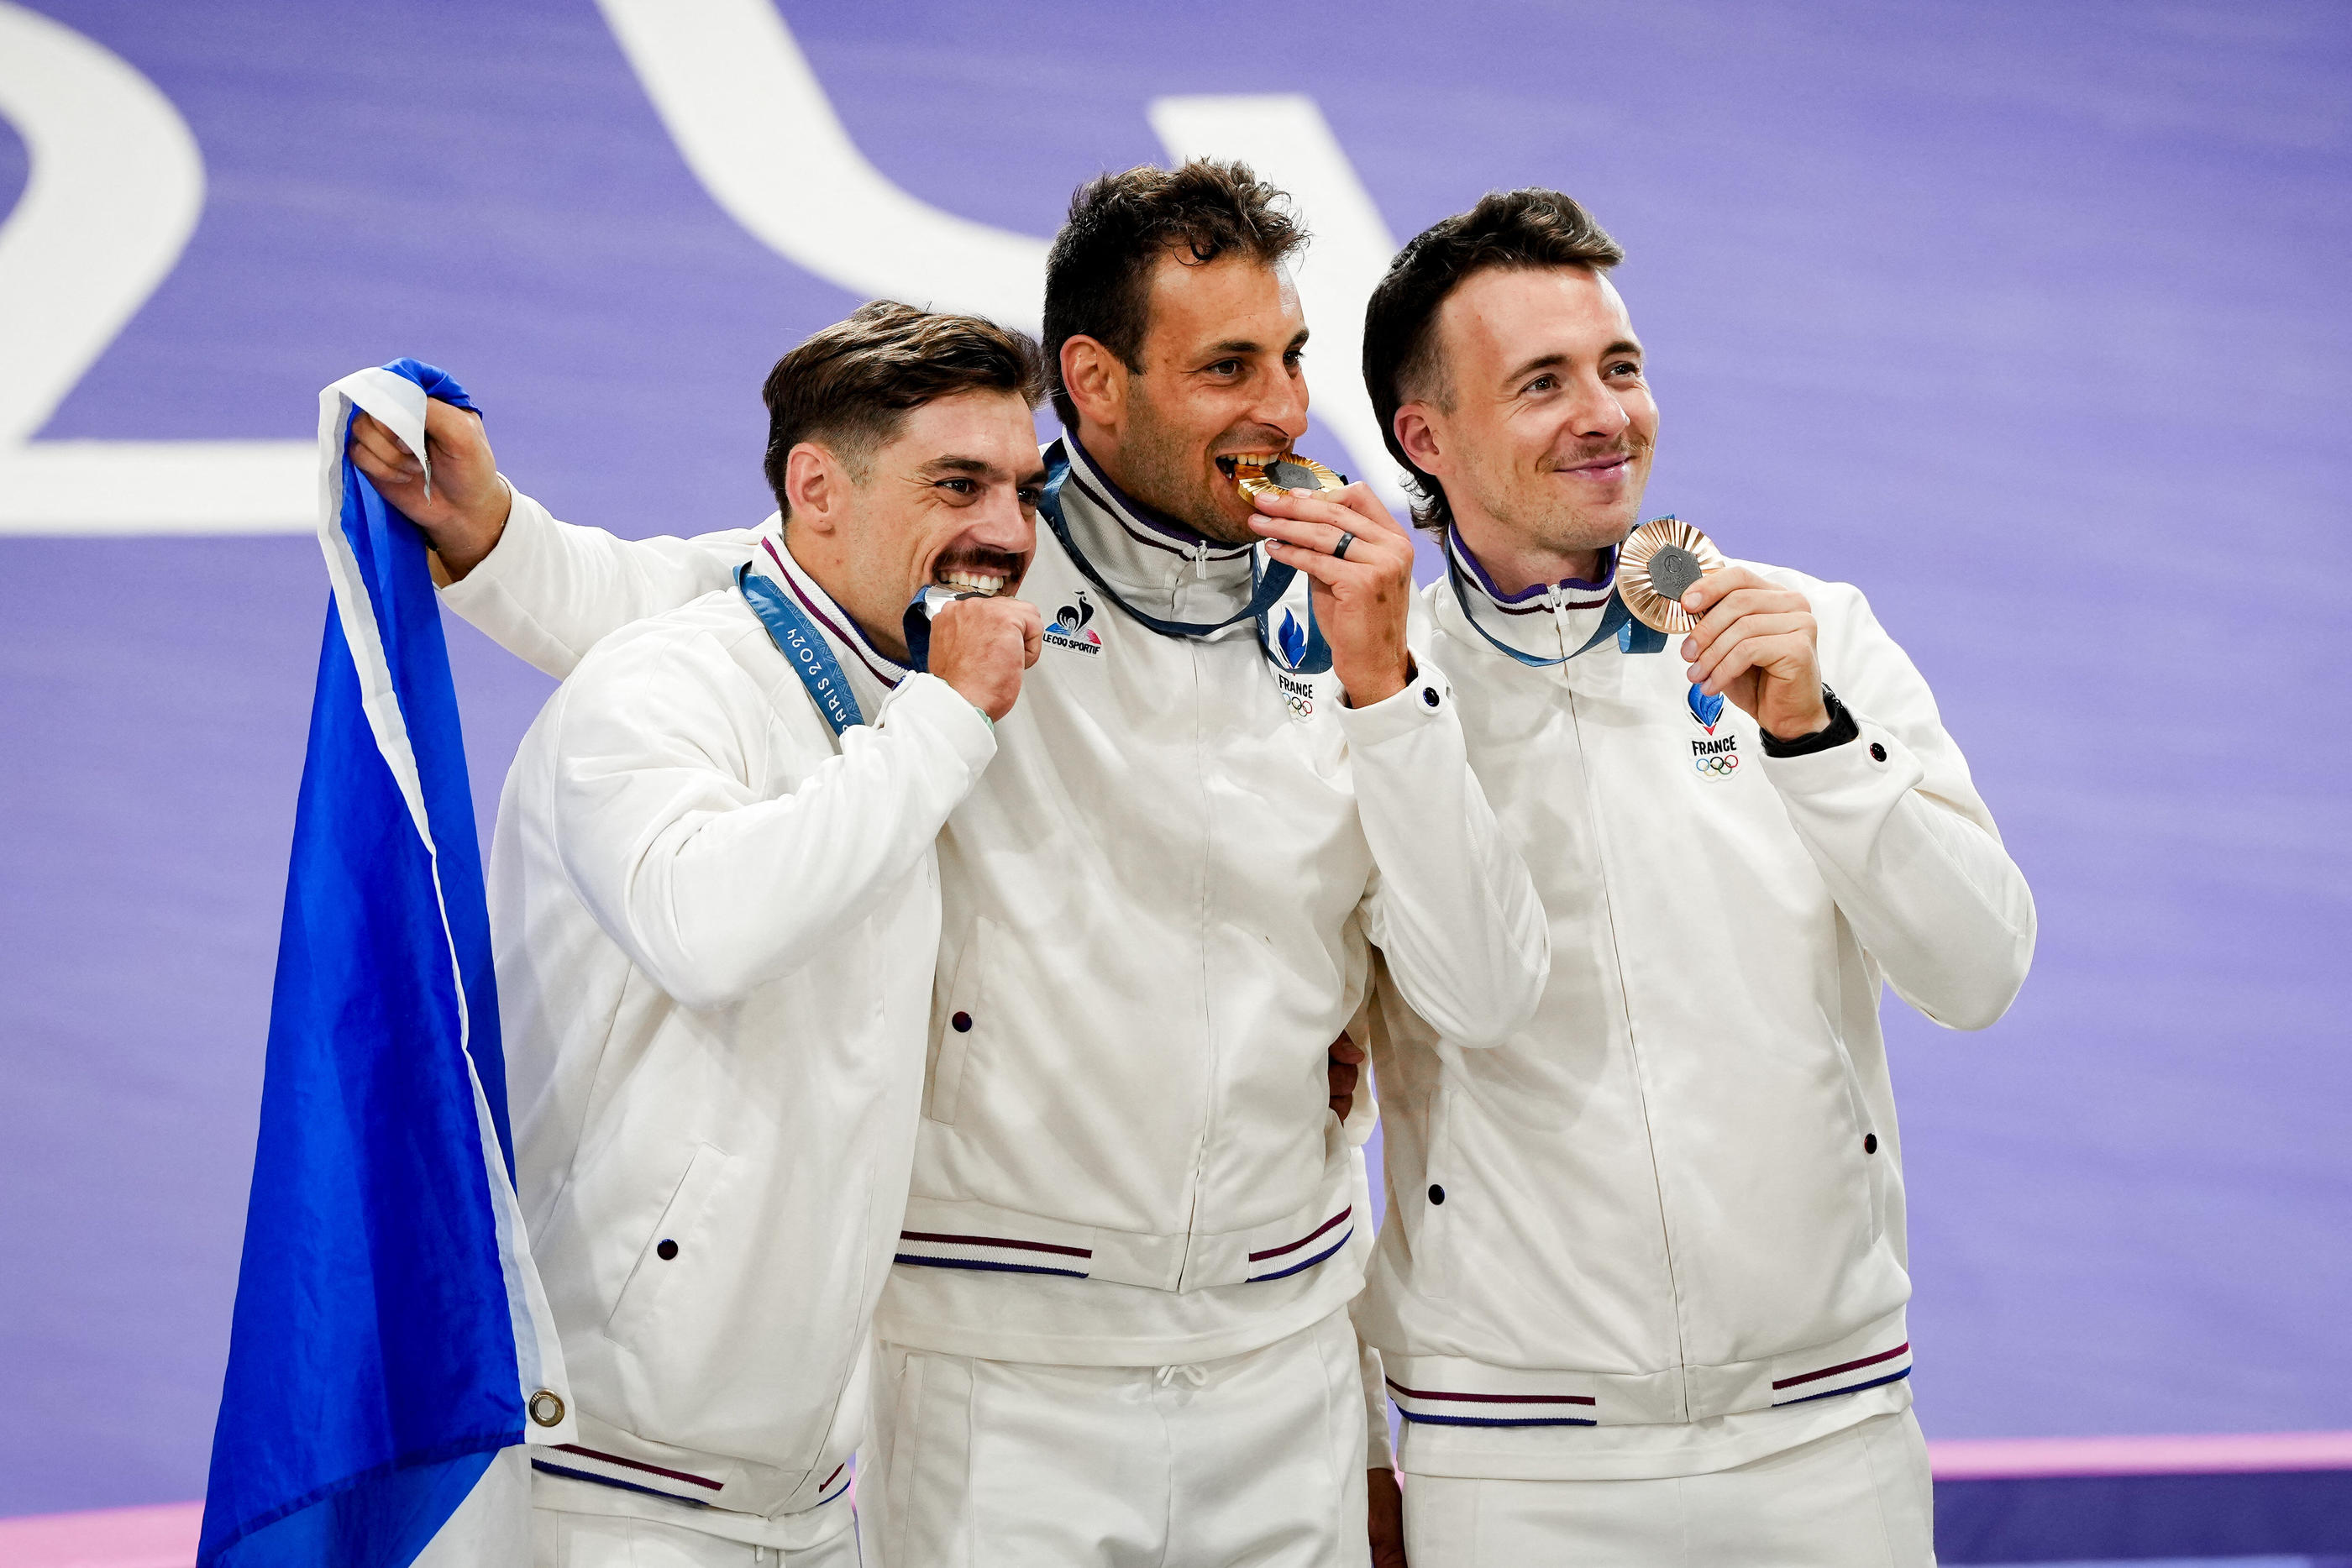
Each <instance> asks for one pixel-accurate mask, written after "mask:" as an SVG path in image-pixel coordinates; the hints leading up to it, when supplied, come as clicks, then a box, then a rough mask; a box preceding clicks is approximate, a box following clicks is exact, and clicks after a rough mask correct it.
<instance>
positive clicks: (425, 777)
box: [196, 360, 577, 1568]
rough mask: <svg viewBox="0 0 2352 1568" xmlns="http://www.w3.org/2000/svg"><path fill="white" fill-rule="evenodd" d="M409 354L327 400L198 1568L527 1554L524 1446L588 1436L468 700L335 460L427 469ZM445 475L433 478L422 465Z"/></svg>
mask: <svg viewBox="0 0 2352 1568" xmlns="http://www.w3.org/2000/svg"><path fill="white" fill-rule="evenodd" d="M428 397H431V398H439V399H441V400H443V401H445V402H451V403H454V404H456V405H457V406H458V407H460V408H471V407H473V404H472V403H471V402H469V401H467V397H466V394H465V392H464V390H463V389H462V388H460V387H459V386H458V385H457V382H454V381H452V380H451V379H450V378H449V377H448V376H446V375H445V374H443V373H442V372H441V371H436V370H435V369H433V368H432V367H431V366H429V365H421V364H418V363H417V362H416V361H413V360H398V361H394V362H393V363H391V364H389V365H386V366H384V367H383V368H382V369H380V370H368V371H360V372H358V373H357V374H355V375H352V376H347V377H345V378H344V379H343V380H341V381H340V382H336V383H335V384H334V385H333V386H331V387H329V388H328V389H327V390H326V391H325V392H321V393H320V398H319V460H320V503H321V505H320V523H319V542H320V546H321V547H322V548H323V549H324V550H325V552H326V558H327V575H328V577H329V579H330V580H331V582H332V585H333V589H334V598H333V602H332V606H331V609H330V611H329V612H328V615H327V625H326V634H325V643H324V646H323V647H322V648H321V650H320V658H319V679H318V688H317V694H316V695H315V696H314V697H313V698H312V702H311V710H310V753H309V756H308V758H307V759H306V760H305V762H304V764H303V769H302V788H301V795H300V800H299V804H298V806H297V807H296V810H295V819H294V849H293V860H292V865H291V868H290V870H289V873H288V876H287V886H286V916H285V924H284V926H283V928H282V930H281V933H280V935H279V937H278V979H277V986H276V990H275V993H274V995H273V998H272V1000H271V1005H270V1019H269V1051H268V1067H267V1071H266V1073H265V1077H264V1082H263V1088H262V1099H261V1131H260V1142H259V1146H258V1148H257V1152H256V1154H255V1156H254V1169H253V1194H252V1197H251V1200H250V1204H249V1207H248V1208H247V1215H246V1228H245V1255H244V1262H243V1266H242V1269H241V1271H240V1273H239V1275H238V1279H237V1291H236V1317H235V1320H234V1326H233V1328H232V1332H231V1336H230V1343H229V1360H228V1375H227V1380H226V1387H225V1389H224V1391H223V1393H222V1396H221V1409H220V1419H219V1424H218V1426H217V1427H216V1428H215V1433H214V1437H213V1458H212V1475H211V1479H210V1483H209V1486H208V1488H207V1494H206V1496H205V1521H204V1531H203V1535H202V1538H201V1542H200V1544H199V1546H198V1549H197V1557H196V1561H197V1563H198V1564H199V1565H200V1568H213V1565H215V1564H219V1565H221V1568H281V1565H286V1568H290V1565H293V1564H303V1565H305V1568H310V1565H324V1564H334V1565H335V1568H406V1565H407V1564H411V1563H425V1564H428V1565H430V1568H442V1565H449V1564H468V1565H470V1564H485V1565H487V1564H490V1563H499V1564H512V1563H528V1562H529V1561H530V1555H531V1553H530V1469H529V1467H528V1462H527V1459H526V1449H525V1448H523V1447H522V1446H521V1445H523V1444H525V1443H526V1442H541V1443H562V1442H570V1441H574V1440H576V1438H577V1433H576V1431H575V1430H574V1425H573V1420H572V1414H571V1397H570V1391H569V1389H568V1388H567V1386H566V1385H565V1381H564V1375H563V1357H562V1349H561V1347H560V1346H559V1345H558V1344H557V1343H556V1338H555V1331H554V1325H553V1322H552V1319H551V1317H550V1315H549V1313H548V1310H547V1302H546V1299H545V1297H544V1295H543V1294H542V1292H541V1289H540V1282H539V1275H538V1272H537V1270H534V1269H533V1268H532V1266H531V1261H530V1248H529V1244H528V1242H527V1241H526V1240H525V1239H524V1235H523V1227H522V1218H521V1214H520V1210H519V1208H518V1207H517V1206H516V1202H515V1191H514V1175H513V1170H514V1155H513V1143H512V1139H511V1137H510V1136H509V1132H508V1127H507V1105H506V1072H505V1068H504V1065H503V1061H502V1059H501V1057H500V1053H499V1013H498V995H497V990H496V987H495V982H494V980H493V977H492V974H491V967H490V933H489V915H488V906H487V904H486V903H485V901H484V898H483V893H482V862H481V852H480V849H479V846H478V843H477V841H476V840H475V835H474V817H473V802H472V798H471V795H470V793H469V791H468V789H467V779H466V755H465V747H464V743H463V741H462V739H461V738H460V736H459V734H458V727H457V694H456V691H455V689H454V687H453V686H452V685H451V682H450V678H449V660H448V653H447V649H446V645H445V644H444V643H443V641H442V635H441V620H440V607H439V606H438V604H437V603H436V601H435V599H434V591H433V581H432V577H431V574H430V571H429V569H428V567H427V565H426V560H425V540H424V536H423V535H422V534H420V533H419V532H418V531H417V529H416V528H415V525H414V524H412V523H410V522H409V521H408V519H407V518H405V517H402V516H401V515H400V514H399V513H398V512H396V511H394V510H393V509H392V508H391V507H389V506H387V505H386V504H385V502H384V499H383V497H382V496H381V495H379V494H378V493H377V491H376V489H375V487H374V486H373V485H371V484H370V483H369V482H368V481H367V479H366V478H365V477H364V476H362V475H361V474H360V473H359V471H358V470H357V469H356V468H355V467H353V466H352V464H351V462H350V460H349V459H348V458H347V457H346V455H345V454H344V444H345V440H346V437H347V435H348V433H349V430H350V426H351V422H352V415H353V413H354V411H356V410H360V409H364V410H365V411H367V412H368V413H371V414H373V415H374V416H375V417H376V418H377V419H379V420H381V421H383V423H384V424H385V425H386V426H388V427H389V428H390V429H392V430H393V431H394V433H395V434H398V435H399V436H400V437H401V439H402V440H403V441H404V442H406V443H407V444H408V447H409V450H410V451H412V452H415V453H417V454H419V455H420V456H423V455H425V454H426V447H425V401H426V399H427V398H428ZM427 478H428V481H429V478H430V476H429V473H428V475H427Z"/></svg>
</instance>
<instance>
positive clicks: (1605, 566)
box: [1438, 529, 1617, 660]
mask: <svg viewBox="0 0 2352 1568" xmlns="http://www.w3.org/2000/svg"><path fill="white" fill-rule="evenodd" d="M1445 549H1446V554H1447V556H1448V558H1449V566H1450V568H1451V570H1449V571H1448V573H1447V575H1448V576H1449V577H1450V578H1451V579H1452V580H1453V585H1452V589H1453V591H1448V590H1447V589H1444V588H1441V589H1439V590H1438V608H1439V614H1440V618H1441V619H1445V618H1447V612H1449V611H1450V612H1452V613H1453V614H1455V615H1459V616H1460V617H1461V618H1462V619H1463V620H1465V621H1466V622H1470V625H1471V626H1472V627H1473V628H1475V631H1477V632H1485V633H1486V635H1487V636H1489V637H1492V638H1494V639H1495V641H1496V642H1498V643H1503V644H1505V645H1506V646H1507V647H1510V648H1512V649H1515V650H1517V652H1519V653H1525V654H1528V656H1530V657H1532V658H1537V659H1546V660H1551V659H1566V658H1570V657H1571V656H1573V655H1574V654H1575V653H1577V652H1578V651H1579V650H1580V649H1581V648H1583V647H1584V645H1585V644H1586V643H1588V642H1589V641H1590V640H1591V637H1592V634H1593V632H1596V631H1597V630H1599V628H1600V626H1601V618H1602V617H1603V616H1604V615H1605V614H1607V612H1608V609H1609V603H1610V601H1611V599H1612V597H1613V592H1612V590H1613V588H1614V585H1615V582H1616V578H1617V552H1616V550H1615V549H1613V548H1612V549H1610V550H1608V551H1607V552H1606V554H1605V557H1604V559H1603V560H1602V563H1601V568H1602V570H1601V578H1600V580H1599V581H1597V582H1587V581H1585V580H1582V579H1580V578H1573V577H1571V578H1566V579H1563V580H1560V581H1559V582H1555V583H1550V584H1548V585H1544V586H1539V587H1535V588H1528V589H1523V590H1521V591H1519V592H1517V593H1505V592H1504V591H1502V590H1501V589H1499V588H1497V587H1496V585H1495V580H1494V578H1493V577H1491V576H1489V575H1488V573H1487V571H1486V566H1485V565H1484V564H1483V563H1482V562H1481V561H1480V560H1479V559H1478V558H1477V557H1476V556H1475V555H1474V554H1473V553H1471V549H1470V547H1469V546H1468V545H1466V544H1465V543H1464V542H1463V540H1462V536H1461V534H1460V532H1459V531H1457V530H1454V529H1448V530H1447V532H1446V536H1445ZM1474 640H1475V639H1474Z"/></svg>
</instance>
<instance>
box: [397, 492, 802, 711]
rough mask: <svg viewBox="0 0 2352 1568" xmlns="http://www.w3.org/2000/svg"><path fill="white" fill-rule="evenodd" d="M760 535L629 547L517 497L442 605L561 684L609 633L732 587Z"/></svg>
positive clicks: (743, 532) (734, 533)
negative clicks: (491, 543)
mask: <svg viewBox="0 0 2352 1568" xmlns="http://www.w3.org/2000/svg"><path fill="white" fill-rule="evenodd" d="M758 538H759V533H758V530H756V529H752V528H738V529H733V530H730V531H729V532H725V533H716V534H704V535H701V536H700V537H698V538H690V539H682V538H669V537H659V538H649V539H625V538H619V537H617V536H615V535H613V534H608V533H606V532H605V531H604V529H602V528H581V527H579V526H577V525H575V524H572V523H560V522H557V521H556V520H555V518H553V517H551V516H549V515H548V510H547V508H546V507H542V506H541V505H540V504H539V503H538V502H537V501H534V500H532V499H531V498H530V497H528V496H526V495H524V494H523V493H522V492H521V491H520V490H516V491H515V492H514V505H513V508H512V510H510V511H509V513H508V514H507V526H506V529H505V531H504V532H502V533H501V534H499V542H498V545H497V547H496V548H494V549H492V550H491V551H490V553H489V554H488V555H487V556H485V557H483V558H482V559H481V561H480V562H479V563H478V565H477V566H476V567H475V568H474V570H471V571H469V572H467V574H466V575H465V576H464V577H463V578H461V579H459V580H457V581H456V582H453V583H450V584H448V585H447V586H446V587H444V588H443V589H442V590H441V602H442V603H444V604H446V605H447V606H448V607H449V608H450V609H452V610H454V611H456V612H457V613H458V614H459V615H461V616H463V617H464V618H465V619H466V620H467V622H470V623H471V624H472V625H473V626H474V627H475V628H476V629H477V630H478V631H480V632H483V633H484V634H485V635H486V636H488V638H489V639H490V640H491V641H492V642H494V643H498V644H499V646H500V647H501V648H504V649H505V650H506V651H507V652H508V653H513V654H515V655H516V656H517V657H519V658H521V659H524V660H527V661H529V662H530V664H535V665H537V666H538V667H539V668H541V669H542V670H544V671H546V672H547V673H548V674H551V675H554V676H556V677H557V678H558V679H561V678H562V677H563V676H565V675H568V674H571V673H572V666H573V665H574V664H578V663H579V662H580V661H581V659H582V658H583V657H584V656H585V655H586V653H587V652H588V650H589V649H591V648H593V647H594V646H595V645H596V643H598V642H599V641H600V640H601V639H603V638H604V636H605V634H606V633H608V632H614V631H617V630H618V629H620V628H621V627H623V626H626V625H627V624H629V623H630V622H633V621H642V620H644V619H645V618H646V616H648V615H657V614H659V613H661V612H663V611H665V610H675V609H677V607H678V606H679V605H681V604H686V603H689V602H691V601H694V600H697V599H699V598H701V597H702V596H703V595H704V594H706V593H709V592H711V591H714V590H717V589H721V588H724V587H726V586H727V584H728V582H729V581H730V580H731V579H732V578H733V576H734V573H735V569H736V567H738V566H739V565H740V564H741V563H743V562H744V561H747V560H749V559H751V552H752V551H753V550H754V549H757V548H758V545H757V542H756V541H757V540H758Z"/></svg>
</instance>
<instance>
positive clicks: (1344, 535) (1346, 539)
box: [1331, 528, 1356, 560]
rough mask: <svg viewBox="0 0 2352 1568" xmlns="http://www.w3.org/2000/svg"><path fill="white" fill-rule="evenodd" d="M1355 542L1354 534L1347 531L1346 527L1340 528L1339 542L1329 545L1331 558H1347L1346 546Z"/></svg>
mask: <svg viewBox="0 0 2352 1568" xmlns="http://www.w3.org/2000/svg"><path fill="white" fill-rule="evenodd" d="M1355 542H1356V536H1355V535H1353V534H1351V533H1349V531H1348V530H1347V529H1345V528H1341V529H1340V530H1339V543H1338V544H1335V545H1333V546H1332V547H1331V559H1333V560H1345V559H1348V547H1349V545H1351V544H1354V543H1355Z"/></svg>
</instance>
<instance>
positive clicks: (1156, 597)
mask: <svg viewBox="0 0 2352 1568" xmlns="http://www.w3.org/2000/svg"><path fill="white" fill-rule="evenodd" d="M1058 445H1059V446H1060V448H1061V451H1062V453H1063V455H1066V456H1067V457H1068V458H1069V461H1070V475H1069V478H1068V479H1067V480H1066V482H1065V483H1064V484H1063V486H1062V492H1061V502H1062V517H1063V520H1064V521H1065V523H1066V525H1067V526H1068V528H1069V530H1070V537H1071V542H1072V543H1073V544H1075V545H1076V547H1077V548H1078V549H1080V550H1083V551H1084V552H1085V553H1086V557H1087V562H1088V563H1089V564H1090V565H1092V566H1093V568H1094V569H1095V570H1097V571H1098V572H1100V573H1101V574H1102V576H1103V579H1104V580H1105V581H1107V582H1108V583H1109V584H1110V585H1111V587H1113V588H1114V589H1116V590H1117V591H1118V595H1119V597H1120V598H1122V599H1124V600H1126V601H1128V602H1129V603H1130V604H1132V605H1134V606H1135V607H1136V608H1137V609H1139V610H1140V611H1142V612H1145V613H1146V614H1148V615H1154V616H1157V617H1159V618H1160V619H1161V620H1164V621H1184V622H1208V623H1214V622H1222V621H1225V620H1228V619H1230V618H1231V617H1233V616H1234V615H1236V614H1238V613H1240V612H1241V611H1242V610H1243V609H1244V608H1245V607H1246V606H1247V605H1248V603H1249V601H1250V593H1251V591H1252V587H1253V584H1252V581H1251V572H1250V560H1251V558H1252V557H1253V556H1254V555H1255V553H1256V548H1257V547H1255V545H1229V544H1219V543H1218V542H1217V541H1215V540H1214V539H1211V538H1203V537H1202V535H1200V534H1198V533H1196V532H1194V531H1193V530H1192V529H1191V528H1186V527H1185V526H1184V525H1182V524H1181V523H1179V522H1176V521H1174V520H1173V519H1171V518H1170V517H1165V516H1163V515H1162V514H1160V513H1159V512H1157V511H1154V510H1152V509H1151V508H1150V507H1145V506H1144V505H1143V504H1142V503H1140V502H1139V501H1136V500H1135V499H1133V498H1132V497H1129V496H1128V495H1127V494H1126V493H1125V492H1123V491H1122V490H1120V489H1119V487H1118V486H1117V485H1116V484H1114V483H1113V482H1112V481H1111V479H1110V476H1108V475H1107V474H1105V473H1104V472H1103V470H1102V467H1101V465H1099V464H1098V463H1097V461H1096V460H1095V459H1094V457H1093V456H1092V455H1090V454H1089V453H1088V452H1087V449H1086V448H1085V447H1083V446H1081V445H1079V444H1078V441H1077V438H1076V436H1072V435H1066V436H1064V437H1063V438H1062V439H1061V441H1060V442H1059V443H1058ZM1053 456H1054V448H1053V447H1052V446H1048V447H1047V448H1046V461H1047V462H1048V463H1049V464H1050V463H1051V462H1052V461H1053ZM1038 531H1039V533H1040V534H1041V535H1042V534H1043V533H1044V531H1045V530H1044V529H1043V528H1040V529H1039V530H1038ZM1236 634H1238V635H1242V636H1251V635H1255V632H1254V629H1253V628H1252V627H1251V625H1250V623H1249V622H1247V621H1246V620H1244V621H1241V622H1236V623H1235V624H1234V625H1233V626H1229V627H1227V628H1225V629H1224V630H1223V631H1222V632H1213V633H1212V635H1213V636H1218V637H1224V636H1233V635H1236Z"/></svg>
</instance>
